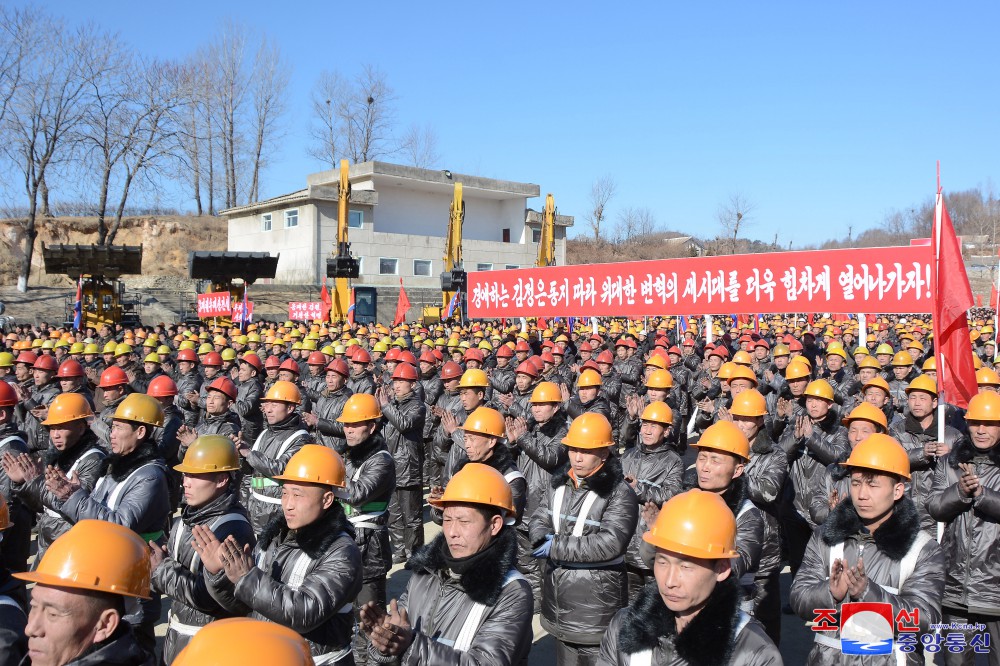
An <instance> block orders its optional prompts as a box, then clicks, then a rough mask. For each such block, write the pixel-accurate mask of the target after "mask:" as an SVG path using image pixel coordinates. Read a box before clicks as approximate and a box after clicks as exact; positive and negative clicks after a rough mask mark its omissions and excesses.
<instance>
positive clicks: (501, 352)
mask: <svg viewBox="0 0 1000 666" xmlns="http://www.w3.org/2000/svg"><path fill="white" fill-rule="evenodd" d="M497 358H514V350H513V349H511V348H510V345H500V346H499V347H497Z"/></svg>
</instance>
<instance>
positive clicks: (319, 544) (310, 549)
mask: <svg viewBox="0 0 1000 666" xmlns="http://www.w3.org/2000/svg"><path fill="white" fill-rule="evenodd" d="M291 531H292V530H289V529H288V522H287V521H285V514H283V513H282V512H280V511H279V512H278V515H276V516H275V517H274V518H272V519H271V522H269V523H268V524H267V525H265V526H264V529H263V530H261V533H260V539H258V542H259V543H260V547H261V550H264V549H266V548H267V547H268V546H270V545H271V542H272V541H274V539H275V538H277V539H279V540H283V539H284V538H285V537H286V536H287V535H288V534H289V532H291ZM341 533H345V534H347V535H349V536H350V537H351V538H352V539H353V538H354V526H353V525H351V523H350V521H348V520H347V516H345V515H344V508H343V507H342V506H340V503H339V502H334V503H333V506H332V507H330V509H329V510H328V511H327V512H326V515H324V516H322V517H320V519H319V520H317V521H316V522H315V523H312V524H311V525H306V526H305V527H303V528H301V529H298V530H294V535H293V536H294V538H295V542H296V543H297V544H298V546H299V548H301V549H302V551H303V552H304V553H305V554H306V555H308V556H309V557H311V558H313V559H314V560H315V559H318V558H319V557H321V556H322V555H323V554H324V553H326V551H327V550H329V549H330V546H331V545H333V542H334V541H336V540H337V539H338V538H340V535H341Z"/></svg>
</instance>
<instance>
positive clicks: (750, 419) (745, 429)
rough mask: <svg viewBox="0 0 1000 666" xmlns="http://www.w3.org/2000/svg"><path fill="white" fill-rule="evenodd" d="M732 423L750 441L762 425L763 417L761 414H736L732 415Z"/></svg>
mask: <svg viewBox="0 0 1000 666" xmlns="http://www.w3.org/2000/svg"><path fill="white" fill-rule="evenodd" d="M733 423H734V424H735V425H736V427H737V428H739V429H740V432H742V433H743V435H744V436H746V438H747V439H748V440H750V441H751V442H752V441H753V438H754V437H756V436H757V433H759V432H760V430H761V428H763V427H764V417H763V416H736V415H735V414H734V415H733Z"/></svg>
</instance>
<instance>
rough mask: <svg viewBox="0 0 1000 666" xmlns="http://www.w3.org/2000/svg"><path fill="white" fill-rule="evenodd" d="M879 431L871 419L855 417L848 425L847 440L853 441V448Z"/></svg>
mask: <svg viewBox="0 0 1000 666" xmlns="http://www.w3.org/2000/svg"><path fill="white" fill-rule="evenodd" d="M877 432H878V428H876V427H875V424H874V423H872V422H871V421H865V420H863V419H854V420H853V421H851V425H849V426H847V440H848V441H849V442H850V443H851V448H852V449H853V448H854V447H855V446H857V445H858V444H860V443H861V442H863V441H865V440H866V439H868V438H869V437H871V436H872V435H874V434H875V433H877Z"/></svg>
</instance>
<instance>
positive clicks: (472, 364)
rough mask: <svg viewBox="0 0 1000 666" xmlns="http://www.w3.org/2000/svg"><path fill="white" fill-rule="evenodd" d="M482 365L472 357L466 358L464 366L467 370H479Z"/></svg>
mask: <svg viewBox="0 0 1000 666" xmlns="http://www.w3.org/2000/svg"><path fill="white" fill-rule="evenodd" d="M482 367H483V364H482V363H480V362H479V361H478V360H476V359H474V358H470V359H466V361H465V368H466V369H467V370H479V369H480V368H482Z"/></svg>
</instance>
